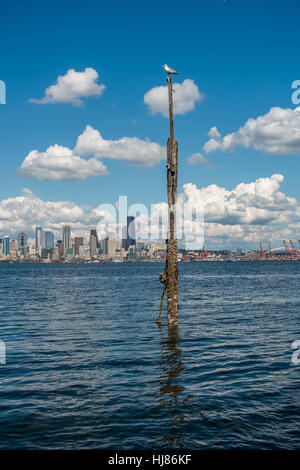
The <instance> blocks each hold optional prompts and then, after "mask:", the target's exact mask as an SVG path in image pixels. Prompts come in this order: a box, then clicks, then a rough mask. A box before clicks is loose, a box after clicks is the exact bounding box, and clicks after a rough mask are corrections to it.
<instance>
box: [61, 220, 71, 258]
mask: <svg viewBox="0 0 300 470" xmlns="http://www.w3.org/2000/svg"><path fill="white" fill-rule="evenodd" d="M70 248H72V240H71V227H70V226H69V225H64V226H63V250H64V256H66V254H67V252H68V253H69V250H70Z"/></svg>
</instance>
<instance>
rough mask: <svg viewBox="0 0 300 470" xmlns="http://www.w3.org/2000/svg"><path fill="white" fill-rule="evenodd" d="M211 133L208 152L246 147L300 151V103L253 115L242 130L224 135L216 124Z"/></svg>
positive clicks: (272, 151) (271, 150) (296, 152)
mask: <svg viewBox="0 0 300 470" xmlns="http://www.w3.org/2000/svg"><path fill="white" fill-rule="evenodd" d="M209 137H211V139H210V140H209V141H208V142H206V144H205V145H204V150H205V152H206V153H211V152H215V151H233V150H234V149H235V148H236V147H244V148H253V149H255V150H261V151H263V152H266V153H269V154H275V155H287V154H293V153H294V154H300V107H298V108H295V109H282V108H280V107H275V108H271V109H270V111H269V112H268V113H267V114H265V115H263V116H259V117H258V118H256V119H252V118H251V119H249V120H248V121H247V122H246V124H245V125H244V126H242V127H240V129H239V130H238V131H236V132H233V133H231V134H227V135H225V136H224V137H222V136H221V135H220V134H219V132H218V130H217V129H216V127H214V128H212V129H211V130H210V132H209Z"/></svg>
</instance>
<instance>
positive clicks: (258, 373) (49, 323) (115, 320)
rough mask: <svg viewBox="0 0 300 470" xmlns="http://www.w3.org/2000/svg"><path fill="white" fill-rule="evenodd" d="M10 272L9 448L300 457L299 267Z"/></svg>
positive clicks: (10, 268)
mask: <svg viewBox="0 0 300 470" xmlns="http://www.w3.org/2000/svg"><path fill="white" fill-rule="evenodd" d="M162 267H163V266H162V265H160V264H106V263H105V264H89V265H1V266H0V296H1V297H0V340H2V341H5V343H6V348H7V360H6V364H5V365H0V448H1V449H4V448H6V449H7V448H8V449H20V448H51V449H58V448H77V449H81V448H88V449H92V448H98V449H146V448H148V449H162V448H180V447H185V448H190V449H207V448H222V449H230V448H243V449H247V448H260V449H274V448H286V449H295V448H299V447H300V434H299V432H300V431H299V423H300V413H299V407H300V387H299V385H300V366H295V365H293V364H292V362H291V356H292V350H291V344H292V342H293V341H294V340H296V339H300V320H299V317H300V293H299V281H300V262H298V263H297V262H294V263H293V262H281V263H277V262H265V263H263V262H260V263H185V264H183V263H182V264H180V269H179V271H180V312H179V314H180V325H179V329H178V331H177V332H176V331H173V332H172V331H168V328H167V326H166V317H165V315H164V317H163V320H164V323H165V324H164V325H162V326H161V327H159V326H157V325H156V323H155V319H156V316H157V313H158V307H159V298H160V292H161V287H160V286H161V285H160V283H159V281H158V280H157V276H158V274H159V273H160V272H161V271H162Z"/></svg>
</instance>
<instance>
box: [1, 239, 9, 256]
mask: <svg viewBox="0 0 300 470" xmlns="http://www.w3.org/2000/svg"><path fill="white" fill-rule="evenodd" d="M2 253H3V254H4V255H5V256H7V255H9V237H3V239H2Z"/></svg>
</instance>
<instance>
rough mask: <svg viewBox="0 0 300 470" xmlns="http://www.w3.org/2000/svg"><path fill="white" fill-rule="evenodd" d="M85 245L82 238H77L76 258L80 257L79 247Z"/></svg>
mask: <svg viewBox="0 0 300 470" xmlns="http://www.w3.org/2000/svg"><path fill="white" fill-rule="evenodd" d="M81 245H83V238H82V237H75V256H79V247H80V246H81Z"/></svg>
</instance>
